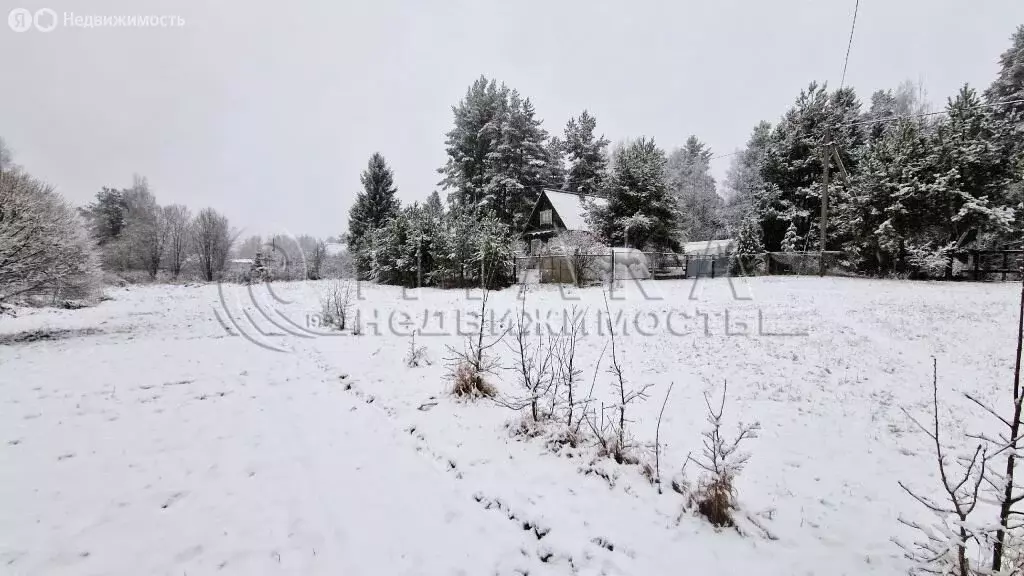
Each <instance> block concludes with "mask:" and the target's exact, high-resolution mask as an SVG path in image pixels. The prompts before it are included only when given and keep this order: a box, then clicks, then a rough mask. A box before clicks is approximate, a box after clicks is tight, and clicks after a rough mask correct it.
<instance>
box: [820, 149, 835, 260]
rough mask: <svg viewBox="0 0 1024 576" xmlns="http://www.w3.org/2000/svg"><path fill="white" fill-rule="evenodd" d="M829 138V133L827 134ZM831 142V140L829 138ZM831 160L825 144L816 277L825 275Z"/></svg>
mask: <svg viewBox="0 0 1024 576" xmlns="http://www.w3.org/2000/svg"><path fill="white" fill-rule="evenodd" d="M829 136H831V131H830V132H829ZM829 139H830V140H831V138H829ZM831 160H832V142H826V143H825V147H824V148H823V149H822V151H821V164H822V167H823V168H824V171H823V172H822V175H821V229H820V236H821V238H820V240H819V241H818V276H824V275H825V234H826V233H827V231H828V167H829V162H830V161H831Z"/></svg>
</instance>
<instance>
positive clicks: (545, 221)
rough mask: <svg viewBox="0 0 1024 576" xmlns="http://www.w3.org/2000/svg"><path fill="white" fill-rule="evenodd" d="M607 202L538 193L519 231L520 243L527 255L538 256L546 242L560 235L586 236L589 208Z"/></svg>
mask: <svg viewBox="0 0 1024 576" xmlns="http://www.w3.org/2000/svg"><path fill="white" fill-rule="evenodd" d="M607 204H608V201H607V200H605V199H604V198H599V197H597V196H580V195H579V194H576V193H573V192H560V191H558V190H547V189H545V190H541V193H540V198H537V203H536V204H534V206H533V211H532V212H530V217H529V219H527V221H526V226H525V227H524V229H523V240H525V241H526V242H527V243H528V244H529V246H530V253H531V254H536V253H538V252H539V251H540V250H541V249H542V248H543V246H544V245H545V244H547V242H548V240H550V239H551V238H553V237H554V236H557V235H558V234H559V233H561V232H563V231H573V232H587V233H590V232H591V229H590V226H589V225H588V224H587V210H588V209H589V206H591V205H593V206H606V205H607Z"/></svg>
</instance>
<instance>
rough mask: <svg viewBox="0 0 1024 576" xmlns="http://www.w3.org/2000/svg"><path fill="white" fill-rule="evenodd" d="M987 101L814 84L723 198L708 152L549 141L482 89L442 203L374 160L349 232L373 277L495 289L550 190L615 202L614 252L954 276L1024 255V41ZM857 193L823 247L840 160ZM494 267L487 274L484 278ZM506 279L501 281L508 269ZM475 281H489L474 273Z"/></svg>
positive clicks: (490, 86) (731, 175)
mask: <svg viewBox="0 0 1024 576" xmlns="http://www.w3.org/2000/svg"><path fill="white" fill-rule="evenodd" d="M999 63H1000V71H999V74H998V75H997V77H996V79H995V80H994V81H993V82H992V84H991V85H990V86H989V87H988V88H986V89H985V90H984V91H982V92H979V91H978V90H977V89H975V88H972V87H970V86H967V85H965V86H964V87H963V88H962V89H961V90H960V91H959V92H958V93H957V94H956V95H954V96H952V97H950V98H949V99H948V101H947V103H946V106H945V108H944V109H943V110H941V111H939V110H932V109H931V106H930V104H929V103H928V101H927V99H926V98H925V94H924V90H923V88H922V87H921V86H920V85H916V84H914V83H912V82H905V83H903V84H901V85H900V86H898V87H897V88H895V89H887V90H878V91H875V92H874V93H873V94H872V95H871V98H870V104H869V105H868V106H867V107H866V109H865V106H863V105H862V103H861V101H860V99H859V98H858V96H857V94H856V90H855V89H854V88H852V87H844V88H841V89H838V90H830V89H829V88H828V86H827V85H826V84H825V83H818V82H811V83H810V84H809V85H808V86H807V87H806V88H805V89H803V90H801V91H800V93H799V94H798V95H797V97H796V98H795V100H794V102H793V104H792V105H791V106H790V108H789V109H788V110H786V111H785V112H784V113H783V115H782V116H781V118H780V119H779V120H778V121H777V122H776V123H775V124H774V125H773V124H772V123H770V122H767V121H761V122H759V123H757V125H756V126H755V127H754V129H753V130H752V133H751V136H750V139H749V140H748V142H747V144H746V146H745V147H744V148H743V149H741V150H739V151H737V152H736V153H734V154H732V155H731V156H732V161H731V164H730V167H729V170H728V172H727V175H726V178H725V180H724V181H723V182H721V183H718V182H716V180H715V178H714V177H713V176H712V175H711V170H710V163H711V160H712V159H713V158H714V156H713V154H712V151H711V149H710V148H709V147H708V146H707V144H706V143H704V142H702V141H701V140H700V139H699V138H698V137H697V136H689V137H688V138H687V139H686V140H685V143H684V144H683V145H682V146H680V147H677V148H675V149H673V150H672V151H671V152H669V153H666V152H665V150H664V149H663V148H661V147H659V146H658V145H657V144H656V143H655V142H654V140H653V139H651V138H648V137H644V136H641V137H639V138H636V139H631V140H626V141H624V142H622V143H620V144H618V145H616V146H610V142H609V140H608V139H606V138H605V137H604V136H603V135H599V134H598V133H597V130H596V128H597V120H596V118H595V117H594V116H593V115H592V114H591V113H590V112H588V111H584V112H583V113H581V114H580V115H579V116H578V117H575V118H571V119H570V120H569V121H568V123H567V125H566V127H565V129H564V131H563V133H562V135H561V136H559V135H552V134H549V133H548V132H547V131H546V130H545V129H544V127H543V122H542V121H541V120H540V119H539V118H537V116H536V111H535V108H534V105H533V103H532V101H531V100H530V99H529V98H524V97H523V96H522V95H521V94H520V93H519V92H518V91H517V90H515V89H512V88H509V87H508V86H506V85H505V84H499V83H498V82H497V81H496V80H493V79H487V78H485V77H482V76H481V77H480V78H479V79H477V80H476V81H474V82H473V84H472V85H470V87H469V88H468V89H467V91H466V94H465V96H464V97H463V98H462V100H460V101H459V102H458V103H457V104H456V105H455V106H453V107H452V113H453V127H452V129H451V130H450V131H449V132H448V133H447V134H446V139H445V149H446V152H447V160H446V162H445V164H444V165H443V166H441V167H440V168H439V169H438V172H439V173H440V175H441V176H442V178H441V181H440V182H439V186H440V188H441V190H442V191H443V192H445V193H446V198H445V200H446V201H442V199H441V196H440V194H439V193H438V191H436V190H435V191H434V192H432V193H431V194H430V195H429V197H428V198H427V200H426V201H425V202H424V203H419V202H414V203H412V204H411V205H409V206H405V207H402V206H401V205H400V202H399V201H398V199H397V198H396V192H397V189H396V187H395V184H394V173H393V171H392V170H391V168H390V167H389V166H388V164H387V162H386V160H385V158H384V157H383V155H381V154H380V153H375V154H374V155H373V156H372V157H371V159H370V161H369V163H368V166H367V168H366V170H365V171H364V172H363V174H362V176H361V181H362V184H363V190H362V191H361V192H360V193H359V194H358V196H357V198H356V201H355V204H354V205H353V207H352V209H351V211H350V215H349V235H348V238H349V247H350V249H351V250H352V252H353V256H354V259H355V262H356V269H357V271H358V273H359V275H360V276H361V277H363V278H370V279H375V280H377V281H380V282H383V283H392V284H403V285H435V284H437V285H449V284H452V283H454V284H459V283H466V282H476V281H479V280H480V278H479V276H480V274H485V273H488V270H491V269H494V270H495V271H496V272H494V273H495V274H497V275H498V276H499V277H501V278H503V280H504V281H506V282H507V281H509V280H510V279H509V277H508V272H509V271H507V270H501V269H500V268H501V267H500V266H499V265H498V260H496V258H498V257H499V255H500V257H501V258H506V259H509V260H510V259H511V258H512V255H513V253H514V252H515V248H514V246H515V245H516V243H517V241H518V234H519V231H521V230H522V228H523V226H524V224H525V220H526V218H527V217H528V216H529V213H530V210H531V209H532V207H533V205H534V203H535V202H536V201H537V198H538V197H539V195H540V192H541V190H543V189H545V188H550V189H556V190H563V191H569V192H576V193H578V194H580V195H581V196H584V197H586V196H599V197H603V198H606V199H607V202H606V203H605V204H604V206H596V205H591V209H590V211H589V215H588V218H589V221H590V225H591V229H592V231H593V233H594V234H595V235H596V236H597V238H598V239H599V240H600V241H601V242H603V243H605V244H607V245H611V246H628V247H633V248H642V249H652V250H678V249H679V248H680V246H681V244H683V243H685V242H692V241H703V240H712V239H724V238H733V239H735V240H736V241H737V242H736V251H737V252H738V253H741V254H758V253H763V252H807V251H815V252H816V251H818V250H819V249H826V250H829V251H841V252H842V253H843V259H844V261H845V264H846V266H848V267H849V268H851V269H853V270H856V271H858V272H861V273H865V274H875V275H886V274H911V275H917V276H923V277H929V276H930V277H935V276H941V275H942V274H943V273H944V272H945V269H946V267H947V265H948V262H949V256H950V255H951V254H953V253H954V252H955V251H957V250H962V249H966V248H977V249H987V248H1002V247H1006V246H1018V245H1019V244H1020V240H1021V238H1022V232H1024V204H1022V194H1024V186H1022V184H1021V183H1022V180H1024V176H1022V174H1024V144H1022V143H1024V102H1016V103H1011V104H1003V103H1005V102H1013V101H1015V100H1024V26H1020V27H1018V28H1017V30H1016V31H1015V33H1014V34H1013V36H1012V38H1011V46H1010V48H1009V49H1007V50H1006V51H1005V52H1004V53H1003V54H1002V55H1001V56H1000V59H999ZM826 143H831V144H833V145H834V147H835V149H836V151H837V153H838V156H839V158H840V159H841V162H842V165H843V167H844V168H845V172H846V174H847V175H848V180H843V179H841V178H838V177H837V176H838V174H839V172H838V166H837V165H835V164H834V162H833V161H832V160H831V159H830V160H828V161H829V162H830V169H831V170H832V171H833V174H834V175H835V176H834V177H833V179H832V181H831V183H830V193H829V206H830V219H829V223H828V228H827V235H826V240H825V246H823V247H822V246H820V245H819V244H820V238H819V233H818V231H819V218H820V211H821V197H822V186H823V182H822V175H823V171H824V167H825V165H824V162H823V158H822V151H823V150H824V149H825V144H826ZM482 263H483V264H482ZM492 264H493V265H492ZM474 269H479V270H483V272H479V271H473V270H474Z"/></svg>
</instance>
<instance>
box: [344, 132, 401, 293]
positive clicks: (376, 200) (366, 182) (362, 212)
mask: <svg viewBox="0 0 1024 576" xmlns="http://www.w3.org/2000/svg"><path fill="white" fill-rule="evenodd" d="M359 180H360V181H361V182H362V183H363V191H362V192H360V193H359V194H357V195H356V202H355V204H353V205H352V209H351V210H349V216H348V245H349V251H350V252H351V253H352V254H354V255H355V262H356V271H357V272H358V273H359V276H360V278H367V277H368V274H369V272H370V266H371V261H370V258H369V254H368V250H369V248H370V243H369V242H367V241H366V240H367V239H368V237H369V235H370V234H371V233H373V232H375V231H377V230H379V229H381V228H383V227H384V225H385V224H386V223H387V222H388V220H390V219H391V218H393V217H394V216H395V215H396V214H398V210H399V201H398V199H397V198H395V194H397V193H398V189H397V188H395V176H394V172H393V171H392V170H391V168H390V167H389V166H388V163H387V161H386V160H385V159H384V156H382V155H381V154H380V153H379V152H375V153H374V154H373V156H371V157H370V161H369V163H368V164H367V167H366V170H364V171H363V173H362V174H361V175H360V176H359Z"/></svg>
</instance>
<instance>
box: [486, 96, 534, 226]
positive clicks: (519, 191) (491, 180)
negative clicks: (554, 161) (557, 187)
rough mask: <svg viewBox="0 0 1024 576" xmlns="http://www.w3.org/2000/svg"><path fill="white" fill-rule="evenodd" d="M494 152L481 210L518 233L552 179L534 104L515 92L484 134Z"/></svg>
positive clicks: (488, 162) (488, 169)
mask: <svg viewBox="0 0 1024 576" xmlns="http://www.w3.org/2000/svg"><path fill="white" fill-rule="evenodd" d="M483 136H484V137H487V138H489V139H490V142H491V151H490V152H489V153H488V154H487V159H486V162H485V183H484V188H483V195H482V196H481V198H480V201H479V202H478V204H477V205H478V207H479V208H480V209H482V210H484V211H485V212H490V213H493V214H494V215H495V216H497V218H498V220H500V221H501V222H503V223H505V224H507V225H509V226H510V227H512V229H515V230H518V229H520V228H521V227H522V225H523V223H524V220H525V218H526V216H527V215H528V213H529V210H530V209H531V208H532V207H533V204H534V203H535V202H536V200H537V197H538V196H539V195H540V189H541V188H542V187H543V186H544V185H545V181H546V179H547V178H548V177H549V173H548V172H549V171H548V162H549V154H548V150H547V147H546V142H547V138H548V134H547V132H546V131H545V130H544V128H542V127H541V121H540V120H539V119H538V118H537V117H536V112H535V110H534V107H533V104H532V103H531V102H530V99H529V98H526V99H525V100H524V99H522V98H521V97H520V96H519V93H518V92H517V91H515V90H512V91H510V92H509V93H508V99H507V101H506V102H505V104H504V106H503V109H502V110H501V112H500V113H499V114H498V115H497V116H496V117H495V118H494V119H493V120H492V122H491V123H489V124H488V125H487V126H486V127H485V128H484V130H483Z"/></svg>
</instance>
